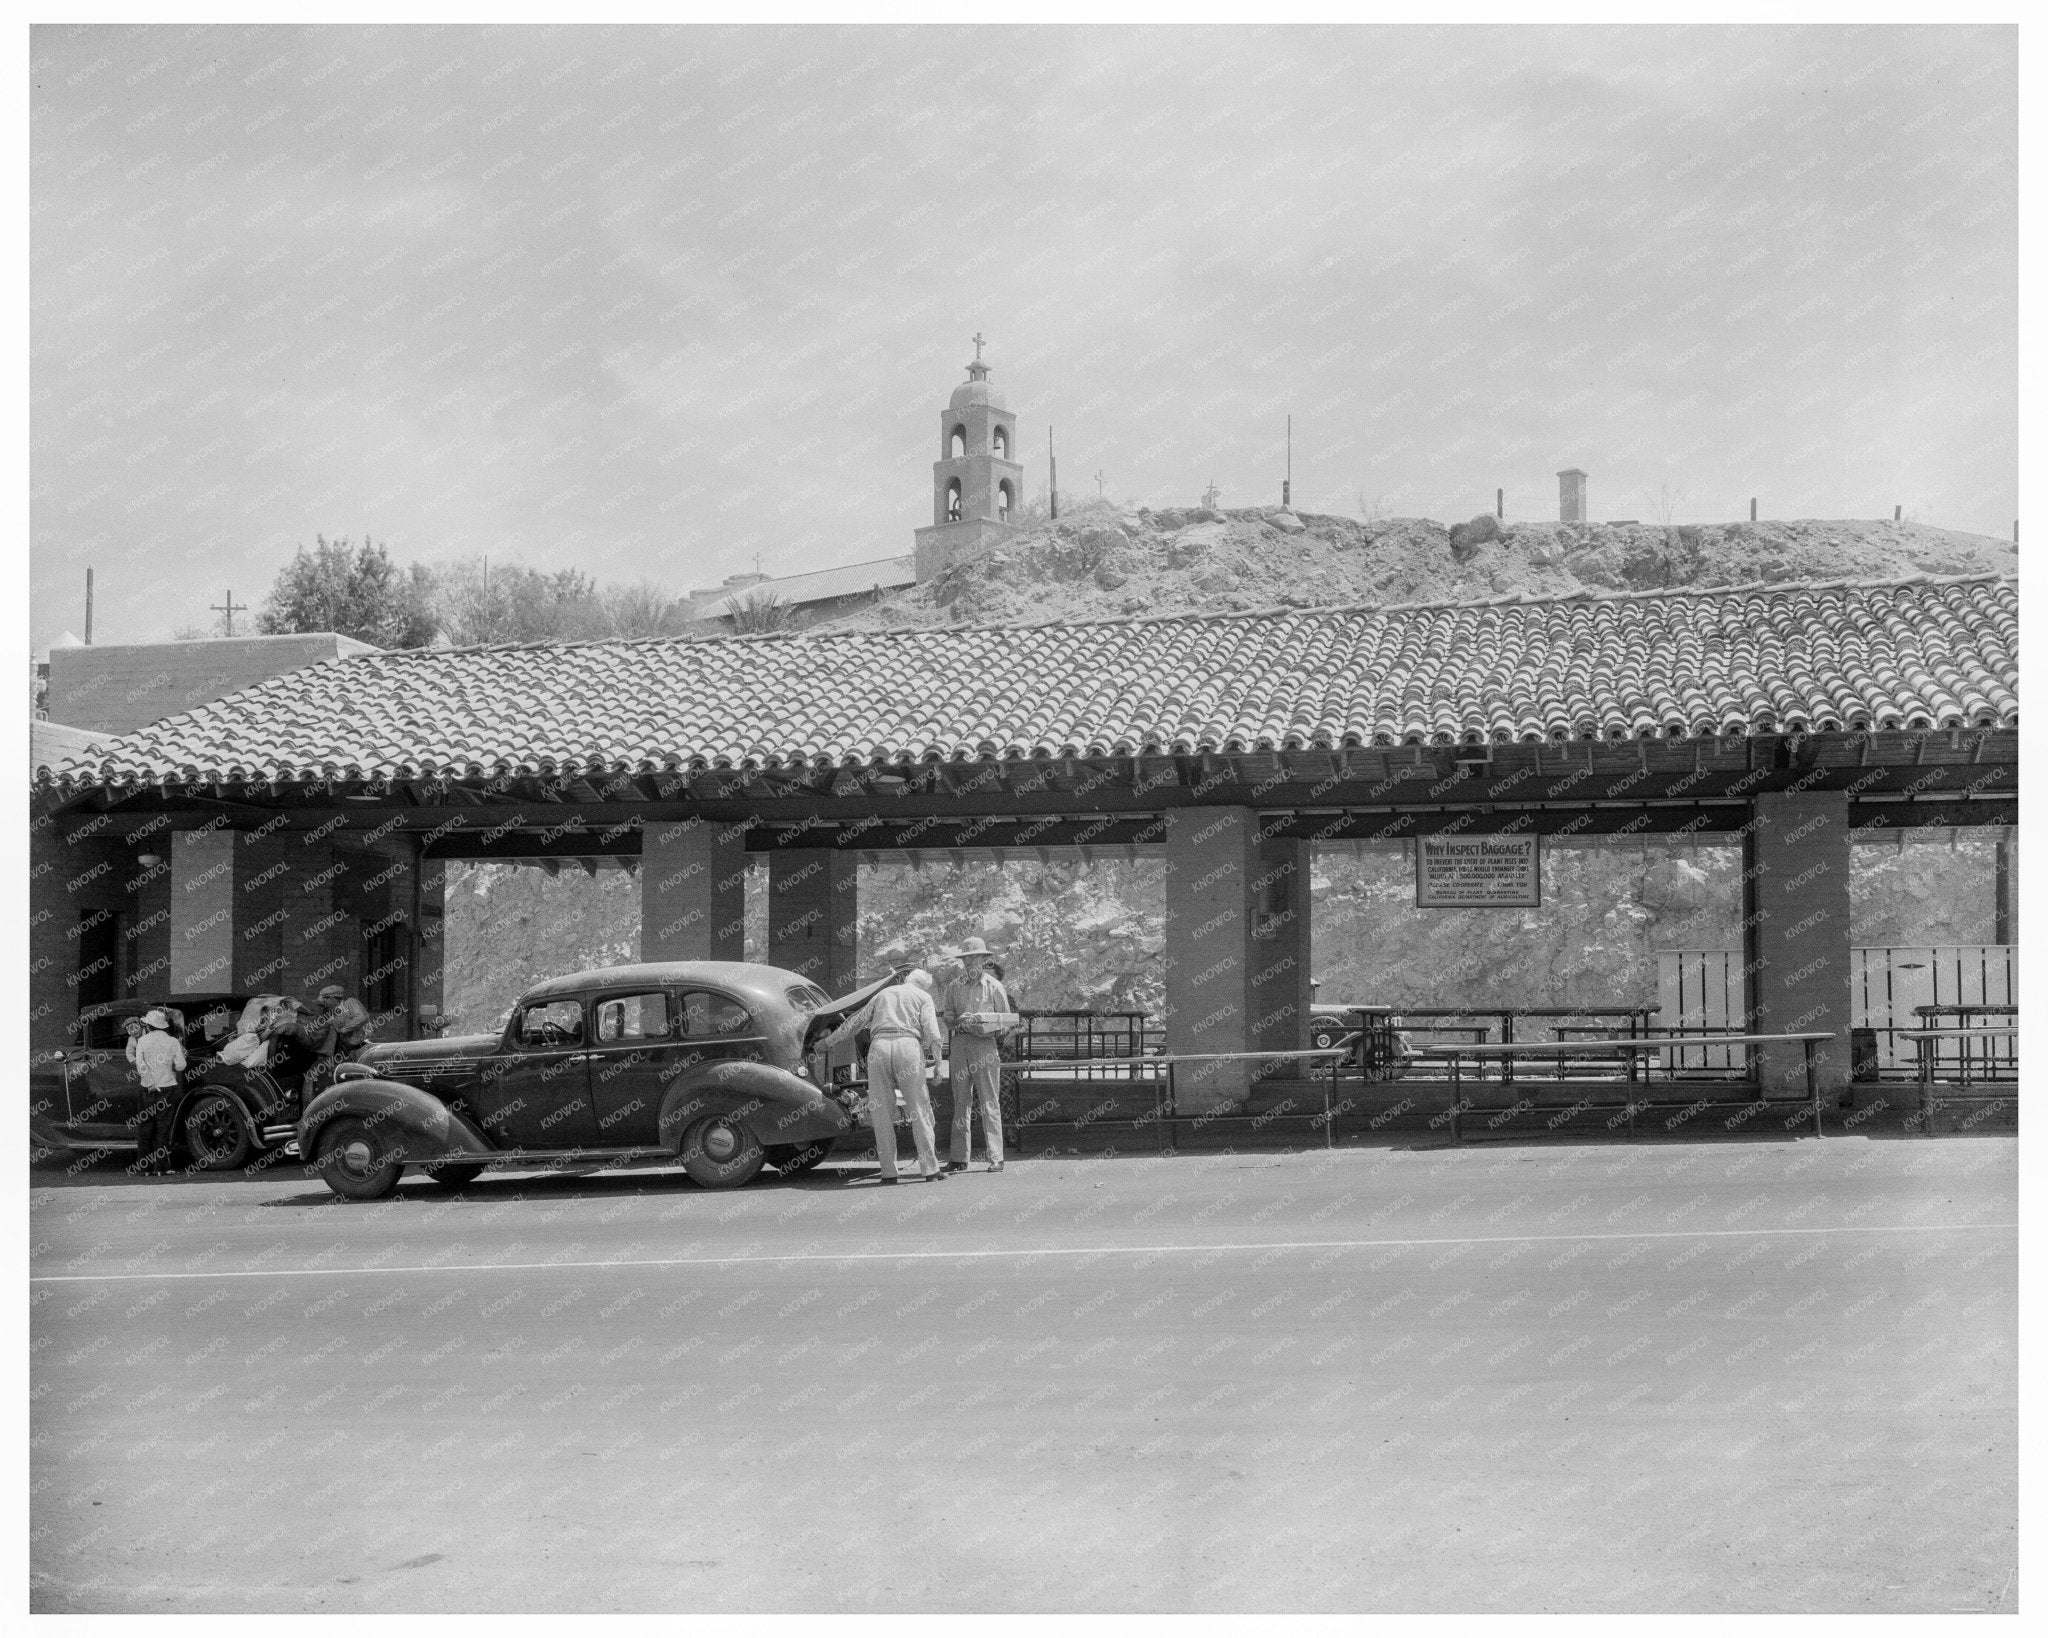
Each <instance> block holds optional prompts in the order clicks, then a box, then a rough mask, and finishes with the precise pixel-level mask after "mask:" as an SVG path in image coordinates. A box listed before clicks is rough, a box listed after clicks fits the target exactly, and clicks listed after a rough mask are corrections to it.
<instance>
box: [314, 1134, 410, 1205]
mask: <svg viewBox="0 0 2048 1638" xmlns="http://www.w3.org/2000/svg"><path fill="white" fill-rule="evenodd" d="M319 1150H320V1158H319V1160H318V1161H317V1162H316V1163H315V1164H316V1165H317V1166H318V1168H319V1172H320V1175H321V1176H322V1177H323V1178H325V1179H326V1181H327V1186H328V1187H329V1188H330V1189H332V1190H333V1191H334V1192H335V1193H336V1194H338V1195H340V1196H341V1197H342V1198H343V1199H344V1200H382V1199H383V1198H384V1197H385V1196H386V1195H387V1194H389V1193H390V1192H391V1191H392V1190H393V1189H395V1188H397V1187H398V1174H399V1173H400V1172H402V1171H404V1170H405V1161H404V1159H403V1158H402V1157H401V1156H399V1155H397V1154H396V1153H394V1152H393V1144H392V1140H391V1137H390V1135H389V1134H388V1133H383V1132H379V1131H378V1130H377V1129H376V1128H375V1127H373V1126H371V1125H370V1124H369V1122H368V1121H364V1120H358V1119H357V1118H356V1117H354V1116H353V1115H344V1116H343V1117H342V1118H341V1119H339V1120H336V1121H333V1122H331V1123H330V1124H328V1125H327V1126H324V1127H322V1128H321V1131H320V1143H319Z"/></svg>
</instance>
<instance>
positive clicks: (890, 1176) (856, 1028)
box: [825, 967, 946, 1183]
mask: <svg viewBox="0 0 2048 1638" xmlns="http://www.w3.org/2000/svg"><path fill="white" fill-rule="evenodd" d="M931 988H932V975H931V974H930V973H928V972H926V971H925V970H924V969H923V968H922V967H920V968H918V969H917V970H916V971H914V972H912V973H911V974H910V976H909V977H907V978H905V979H904V980H903V981H902V982H901V983H899V984H891V985H889V986H888V987H887V988H886V989H882V990H878V991H876V992H875V995H874V998H873V999H872V1000H870V1001H869V1002H868V1004H867V1005H866V1006H864V1007H862V1008H861V1009H860V1011H858V1012H856V1013H855V1014H854V1015H853V1016H852V1017H851V1018H849V1019H847V1020H846V1022H845V1023H843V1024H841V1025H840V1026H839V1027H838V1028H837V1029H835V1030H834V1031H833V1032H832V1033H831V1034H830V1035H829V1036H827V1037H826V1041H825V1044H826V1045H827V1046H838V1045H839V1044H840V1043H841V1042H844V1041H850V1040H852V1039H853V1038H854V1037H855V1036H856V1035H857V1034H859V1033H860V1031H862V1030H866V1031H867V1032H868V1125H869V1126H871V1127H873V1128H874V1133H875V1158H876V1159H877V1160H879V1161H880V1162H881V1163H882V1181H883V1182H884V1183H894V1182H895V1181H896V1095H897V1093H899V1092H900V1093H902V1094H903V1103H904V1107H905V1108H906V1109H907V1110H908V1111H909V1112H910V1135H911V1136H912V1137H913V1138H914V1139H915V1140H916V1142H917V1164H918V1170H919V1171H921V1172H922V1173H923V1174H924V1180H925V1181H926V1182H927V1183H936V1182H937V1181H938V1180H939V1179H940V1178H941V1177H943V1176H945V1175H946V1174H945V1173H944V1172H942V1171H940V1170H939V1154H938V1148H937V1145H936V1144H935V1143H934V1142H933V1141H932V1100H931V1094H930V1093H929V1092H928V1091H927V1090H926V1089H925V1066H926V1064H927V1063H937V1062H938V1059H939V1050H940V1042H939V1020H938V1015H937V1014H936V1013H935V1012H933V1011H932V997H931Z"/></svg>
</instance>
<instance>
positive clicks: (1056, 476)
mask: <svg viewBox="0 0 2048 1638" xmlns="http://www.w3.org/2000/svg"><path fill="white" fill-rule="evenodd" d="M1045 463H1046V465H1047V466H1049V467H1050V468H1051V469H1052V476H1051V478H1050V480H1049V483H1050V490H1049V493H1050V495H1051V497H1052V515H1053V519H1054V521H1055V522H1057V521H1058V519H1059V515H1060V459H1059V457H1058V456H1057V455H1055V454H1054V453H1053V452H1052V423H1051V422H1050V421H1048V422H1047V423H1046V426H1045Z"/></svg>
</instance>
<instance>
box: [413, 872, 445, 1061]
mask: <svg viewBox="0 0 2048 1638" xmlns="http://www.w3.org/2000/svg"><path fill="white" fill-rule="evenodd" d="M413 869H414V870H415V871H416V872H417V875H416V876H415V879H414V885H413V894H414V898H413V903H414V907H415V914H414V916H413V924H412V1034H413V1035H414V1036H415V1037H421V1036H432V1035H435V1034H438V1033H439V1031H440V1028H441V1015H442V1013H443V1012H444V1011H445V1010H446V1008H447V1000H446V976H445V975H446V967H447V958H448V939H447V905H448V864H447V861H446V860H444V859H419V860H417V861H416V862H415V863H414V866H413Z"/></svg>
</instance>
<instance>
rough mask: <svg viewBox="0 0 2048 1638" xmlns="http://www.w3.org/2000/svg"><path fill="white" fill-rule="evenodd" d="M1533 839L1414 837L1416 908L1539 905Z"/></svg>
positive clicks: (1538, 868) (1539, 871) (1539, 872)
mask: <svg viewBox="0 0 2048 1638" xmlns="http://www.w3.org/2000/svg"><path fill="white" fill-rule="evenodd" d="M1536 843H1537V839H1536V838H1535V837H1534V836H1418V837H1417V838H1416V839H1415V908H1416V909H1418V910H1471V909H1507V908H1513V907H1518V906H1519V907H1526V906H1530V905H1537V904H1541V903H1542V902H1543V877H1542V868H1541V855H1540V854H1539V852H1538V850H1537V845H1536Z"/></svg>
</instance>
